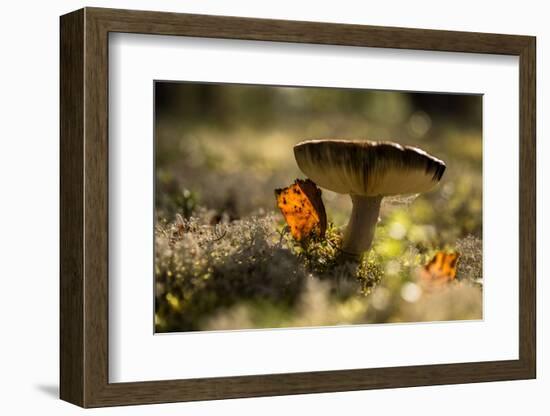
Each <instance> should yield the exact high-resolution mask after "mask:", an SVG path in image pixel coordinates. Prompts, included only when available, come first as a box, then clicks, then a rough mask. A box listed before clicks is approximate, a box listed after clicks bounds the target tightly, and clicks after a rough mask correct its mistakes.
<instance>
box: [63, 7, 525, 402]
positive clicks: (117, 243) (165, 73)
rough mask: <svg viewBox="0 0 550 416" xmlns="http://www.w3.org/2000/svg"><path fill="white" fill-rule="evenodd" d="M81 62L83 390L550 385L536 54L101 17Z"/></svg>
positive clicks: (71, 80) (79, 16)
mask: <svg viewBox="0 0 550 416" xmlns="http://www.w3.org/2000/svg"><path fill="white" fill-rule="evenodd" d="M60 52H61V305H60V323H61V351H60V355H61V369H60V370H61V388H60V395H61V398H62V399H64V400H66V401H69V402H71V403H75V404H77V405H80V406H83V407H100V406H111V405H127V404H145V403H162V402H175V401H189V400H210V399H222V398H236V397H254V396H266V395H284V394H300V393H318V392H335V391H349V390H361V389H374V388H396V387H408V386H420V385H435V384H452V383H469V382H482V381H498V380H514V379H528V378H534V377H535V375H536V348H535V345H536V334H535V310H536V305H535V241H536V238H535V237H536V236H535V217H536V215H535V214H536V213H535V160H536V151H535V104H536V97H535V38H534V37H530V36H518V35H500V34H486V33H466V32H451V31H435V30H421V29H404V28H389V27H374V26H360V25H342V24H327V23H315V22H295V21H282V20H266V19H250V18H240V17H225V16H205V15H188V14H175V13H159V12H146V11H129V10H113V9H98V8H85V9H82V10H78V11H75V12H72V13H70V14H67V15H65V16H62V17H61V51H60ZM503 260H505V261H503Z"/></svg>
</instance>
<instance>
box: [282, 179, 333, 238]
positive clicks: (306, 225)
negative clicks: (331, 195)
mask: <svg viewBox="0 0 550 416" xmlns="http://www.w3.org/2000/svg"><path fill="white" fill-rule="evenodd" d="M275 196H276V198H277V206H278V207H279V209H280V210H281V212H282V213H283V216H284V217H285V220H286V223H287V224H288V226H289V228H290V233H291V234H292V237H294V239H295V240H297V241H302V240H303V239H305V238H308V237H309V236H310V235H311V234H312V233H313V232H316V233H317V235H318V236H319V237H321V238H324V237H325V231H326V229H327V214H326V212H325V205H324V204H323V200H322V198H321V190H320V189H319V188H318V187H317V185H315V183H314V182H313V181H311V180H309V179H306V180H302V179H296V180H295V181H294V184H292V185H290V186H288V187H286V188H282V189H276V190H275Z"/></svg>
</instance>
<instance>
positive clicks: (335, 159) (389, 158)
mask: <svg viewBox="0 0 550 416" xmlns="http://www.w3.org/2000/svg"><path fill="white" fill-rule="evenodd" d="M294 157H295V158H296V162H297V163H298V166H299V168H300V169H301V170H302V172H304V173H305V174H306V175H307V176H308V177H309V178H310V179H311V180H313V181H314V182H315V183H316V184H317V185H319V186H320V187H322V188H326V189H329V190H331V191H334V192H337V193H340V194H351V195H363V196H389V195H399V194H416V193H422V192H427V191H429V190H431V189H432V188H433V187H434V186H435V185H436V184H437V183H438V182H439V181H440V179H441V177H442V176H443V173H444V172H445V163H444V162H443V161H442V160H439V159H437V158H435V157H434V156H432V155H430V154H428V153H426V152H425V151H423V150H421V149H418V148H416V147H411V146H402V145H400V144H398V143H393V142H386V141H369V140H363V141H361V140H307V141H304V142H301V143H298V144H296V145H295V146H294Z"/></svg>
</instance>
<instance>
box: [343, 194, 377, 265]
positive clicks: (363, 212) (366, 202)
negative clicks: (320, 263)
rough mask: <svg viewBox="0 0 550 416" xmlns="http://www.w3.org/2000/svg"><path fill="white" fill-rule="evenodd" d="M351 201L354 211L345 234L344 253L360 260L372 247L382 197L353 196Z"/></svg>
mask: <svg viewBox="0 0 550 416" xmlns="http://www.w3.org/2000/svg"><path fill="white" fill-rule="evenodd" d="M351 201H352V203H353V209H352V211H351V218H350V220H349V222H348V226H347V228H346V231H345V233H344V242H343V244H342V251H344V252H345V253H346V254H348V255H350V256H351V257H355V258H359V257H360V256H361V254H363V253H364V252H365V251H367V250H368V249H369V248H370V246H371V243H372V239H373V237H374V230H375V228H376V223H377V222H378V215H379V213H380V203H381V201H382V196H361V195H351Z"/></svg>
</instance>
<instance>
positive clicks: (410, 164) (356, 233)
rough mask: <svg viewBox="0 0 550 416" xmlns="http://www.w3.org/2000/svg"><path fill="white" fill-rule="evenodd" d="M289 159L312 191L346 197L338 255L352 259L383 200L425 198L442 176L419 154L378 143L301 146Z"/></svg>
mask: <svg viewBox="0 0 550 416" xmlns="http://www.w3.org/2000/svg"><path fill="white" fill-rule="evenodd" d="M294 157H295V158H296V162H297V163H298V167H299V168H300V169H301V170H302V172H304V173H305V174H306V175H307V176H308V177H309V178H310V179H311V180H313V181H314V182H315V183H316V184H317V185H319V186H320V187H322V188H326V189H328V190H331V191H334V192H337V193H340V194H349V195H350V197H351V200H352V203H353V209H352V212H351V218H350V220H349V222H348V225H347V228H346V231H345V233H344V241H343V244H342V251H343V252H344V253H345V254H347V255H349V256H350V257H351V258H355V259H358V258H359V257H360V256H361V255H362V254H363V253H364V252H365V251H367V250H368V249H369V248H370V246H371V243H372V239H373V237H374V230H375V228H376V223H377V221H378V215H379V212H380V203H381V201H382V198H383V197H385V196H390V195H401V194H418V193H422V192H427V191H429V190H431V189H432V188H433V187H434V186H435V185H436V184H437V183H438V182H439V181H440V180H441V177H442V176H443V173H444V172H445V163H444V162H443V161H442V160H439V159H437V158H435V157H434V156H432V155H430V154H428V153H426V152H425V151H423V150H421V149H418V148H416V147H411V146H402V145H400V144H398V143H393V142H384V141H381V142H378V141H355V140H307V141H304V142H301V143H298V144H297V145H295V146H294Z"/></svg>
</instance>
